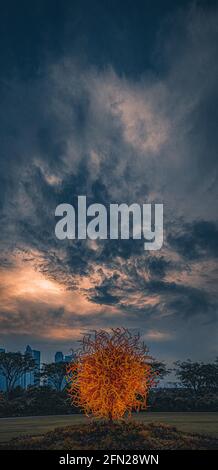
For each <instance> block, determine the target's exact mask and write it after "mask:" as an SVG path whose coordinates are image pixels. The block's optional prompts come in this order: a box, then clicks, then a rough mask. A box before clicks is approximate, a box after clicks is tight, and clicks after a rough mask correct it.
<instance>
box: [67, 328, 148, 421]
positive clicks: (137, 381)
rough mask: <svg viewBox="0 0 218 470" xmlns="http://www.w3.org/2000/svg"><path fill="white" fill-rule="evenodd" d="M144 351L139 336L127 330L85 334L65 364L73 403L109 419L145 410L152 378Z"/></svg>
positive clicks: (87, 412)
mask: <svg viewBox="0 0 218 470" xmlns="http://www.w3.org/2000/svg"><path fill="white" fill-rule="evenodd" d="M147 353H148V350H147V348H146V346H145V345H144V343H142V342H141V341H140V337H139V335H132V334H131V333H130V332H129V331H128V330H127V329H120V328H117V329H112V330H111V332H110V333H108V332H106V331H102V330H101V331H99V332H95V333H94V336H91V335H85V336H84V338H83V341H82V349H81V350H80V351H79V353H78V357H77V360H76V361H75V362H72V363H70V364H69V365H68V367H67V372H68V383H69V394H70V396H71V399H72V402H73V404H74V405H75V406H78V407H80V408H82V409H83V411H84V412H85V413H86V414H87V415H89V414H92V415H94V416H96V417H101V418H108V419H110V420H113V419H119V418H121V417H122V416H123V415H124V413H125V412H126V411H127V412H129V413H131V411H132V409H135V410H139V409H145V408H146V399H147V394H148V391H149V389H150V387H151V385H152V384H153V383H154V381H155V373H154V372H153V371H152V367H151V365H150V359H151V358H150V357H149V356H148V354H147Z"/></svg>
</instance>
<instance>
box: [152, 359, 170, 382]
mask: <svg viewBox="0 0 218 470" xmlns="http://www.w3.org/2000/svg"><path fill="white" fill-rule="evenodd" d="M151 367H152V369H153V371H154V372H155V373H156V374H157V377H158V379H159V380H161V379H164V377H165V376H166V375H168V374H169V373H170V372H171V370H170V369H168V368H167V366H166V364H165V363H164V362H160V361H153V362H152V363H151Z"/></svg>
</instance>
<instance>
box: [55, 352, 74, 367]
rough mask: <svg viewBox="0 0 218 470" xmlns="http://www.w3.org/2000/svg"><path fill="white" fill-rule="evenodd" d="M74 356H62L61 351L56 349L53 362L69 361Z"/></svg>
mask: <svg viewBox="0 0 218 470" xmlns="http://www.w3.org/2000/svg"><path fill="white" fill-rule="evenodd" d="M74 357H75V355H74V354H69V355H66V356H64V355H63V353H62V351H57V352H56V353H55V363H56V364H57V363H58V362H70V361H72V360H73V359H74Z"/></svg>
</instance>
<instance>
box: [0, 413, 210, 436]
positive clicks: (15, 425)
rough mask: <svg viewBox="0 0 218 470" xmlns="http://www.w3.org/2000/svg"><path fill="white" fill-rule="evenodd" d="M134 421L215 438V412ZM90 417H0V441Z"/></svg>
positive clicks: (147, 415) (159, 415)
mask: <svg viewBox="0 0 218 470" xmlns="http://www.w3.org/2000/svg"><path fill="white" fill-rule="evenodd" d="M133 416H135V419H136V420H142V421H143V422H144V423H151V422H153V423H155V422H161V423H166V424H170V425H173V426H176V427H177V428H178V430H180V431H185V432H191V433H192V432H193V433H195V432H196V433H202V434H210V435H212V436H217V437H218V413H154V412H153V413H151V412H150V413H149V412H146V413H140V414H139V415H133ZM89 421H90V420H89V419H88V418H86V417H85V416H83V415H70V416H64V415H62V416H32V417H31V416H30V417H23V418H0V442H6V441H9V440H10V439H12V438H13V437H18V436H21V435H27V434H28V435H30V436H34V435H42V434H45V433H46V432H48V431H52V430H53V429H55V428H57V427H62V426H70V425H71V424H74V425H76V424H78V425H80V424H82V423H85V422H89Z"/></svg>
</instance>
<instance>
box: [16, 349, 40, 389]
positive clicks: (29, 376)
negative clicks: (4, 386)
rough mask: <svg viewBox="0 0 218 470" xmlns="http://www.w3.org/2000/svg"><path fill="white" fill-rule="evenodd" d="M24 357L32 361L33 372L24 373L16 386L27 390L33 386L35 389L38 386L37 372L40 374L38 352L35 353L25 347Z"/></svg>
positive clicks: (33, 350)
mask: <svg viewBox="0 0 218 470" xmlns="http://www.w3.org/2000/svg"><path fill="white" fill-rule="evenodd" d="M25 355H28V356H30V357H32V358H33V359H34V361H35V364H36V367H35V370H34V371H31V372H25V374H23V375H22V377H21V379H20V380H19V381H18V384H17V385H20V386H21V387H22V388H27V387H29V386H30V385H35V386H36V387H38V386H39V385H40V377H39V372H40V356H41V353H40V351H36V350H35V349H32V348H31V347H30V346H29V345H28V346H27V347H26V351H25Z"/></svg>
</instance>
